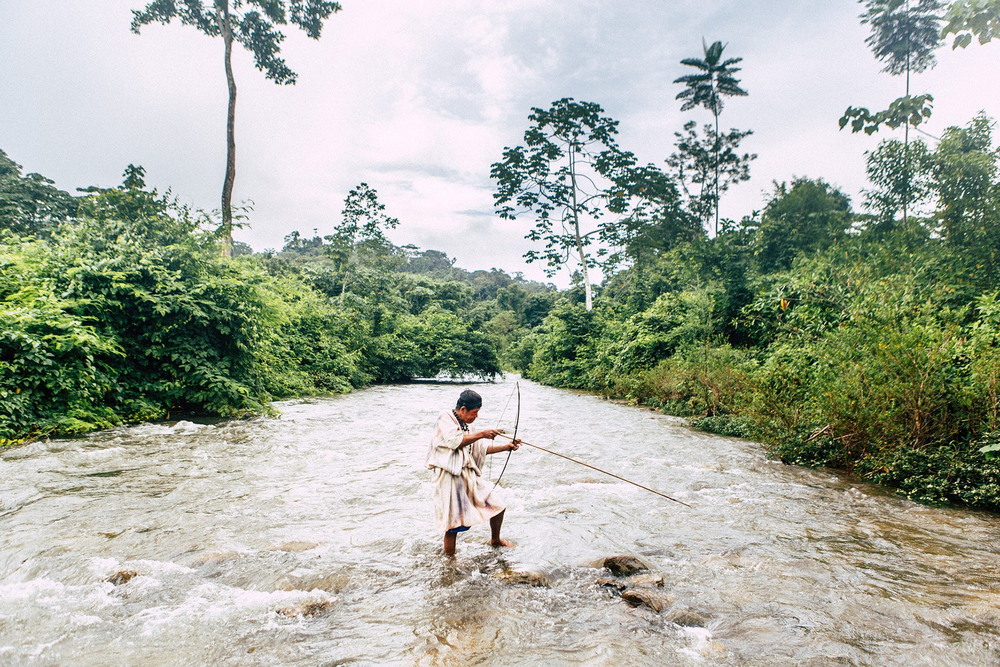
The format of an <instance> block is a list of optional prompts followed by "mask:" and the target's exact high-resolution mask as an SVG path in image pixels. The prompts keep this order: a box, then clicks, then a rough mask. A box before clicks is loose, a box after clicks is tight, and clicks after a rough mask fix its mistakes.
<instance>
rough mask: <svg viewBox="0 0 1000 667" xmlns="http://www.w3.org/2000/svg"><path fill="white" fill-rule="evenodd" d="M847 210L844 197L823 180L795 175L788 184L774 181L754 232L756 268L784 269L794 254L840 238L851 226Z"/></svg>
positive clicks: (848, 207) (766, 270)
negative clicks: (772, 191) (768, 199)
mask: <svg viewBox="0 0 1000 667" xmlns="http://www.w3.org/2000/svg"><path fill="white" fill-rule="evenodd" d="M850 212H851V205H850V201H849V200H848V198H847V196H846V195H845V194H844V193H842V192H840V191H839V190H837V189H836V188H834V187H832V186H831V185H829V184H827V183H825V182H824V181H823V180H822V179H817V180H811V179H808V178H797V179H795V180H794V181H792V185H791V187H789V186H788V185H787V184H785V183H781V184H775V188H774V194H773V195H772V196H771V200H770V201H769V202H768V203H767V206H766V207H765V208H764V213H763V215H762V216H761V221H760V224H759V226H758V227H757V230H756V234H755V235H754V259H755V263H756V265H757V267H758V270H759V271H760V272H762V273H769V272H773V271H775V270H781V269H787V268H789V267H791V265H792V260H793V259H794V258H795V257H797V256H800V255H804V254H807V253H810V252H814V251H817V250H823V249H826V248H828V247H830V246H831V245H833V244H835V243H836V242H837V241H839V240H841V239H843V238H844V236H845V234H846V233H847V230H848V228H849V227H850V225H851V217H850Z"/></svg>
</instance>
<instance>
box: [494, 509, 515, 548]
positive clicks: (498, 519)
mask: <svg viewBox="0 0 1000 667" xmlns="http://www.w3.org/2000/svg"><path fill="white" fill-rule="evenodd" d="M506 511H507V510H504V511H503V512H500V514H497V515H495V516H494V517H493V518H492V519H490V532H491V533H492V537H491V539H490V546H494V547H512V546H514V543H513V542H509V541H507V540H502V539H500V527H501V526H503V515H504V512H506Z"/></svg>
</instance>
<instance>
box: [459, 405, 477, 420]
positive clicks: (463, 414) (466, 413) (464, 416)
mask: <svg viewBox="0 0 1000 667" xmlns="http://www.w3.org/2000/svg"><path fill="white" fill-rule="evenodd" d="M455 414H456V415H458V418H459V419H461V420H462V421H464V422H465V423H466V424H471V423H472V422H474V421H476V417H478V416H479V408H476V409H475V410H470V409H468V408H465V407H462V408H459V409H458V410H455Z"/></svg>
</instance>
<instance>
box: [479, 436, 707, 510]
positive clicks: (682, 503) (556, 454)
mask: <svg viewBox="0 0 1000 667" xmlns="http://www.w3.org/2000/svg"><path fill="white" fill-rule="evenodd" d="M498 437H501V438H507V439H508V440H513V439H514V438H513V437H512V436H509V435H507V434H506V433H500V434H499V435H498ZM519 444H522V445H527V446H528V447H534V448H535V449H540V450H542V451H543V452H548V453H549V454H553V455H555V456H558V457H559V458H563V459H566V460H567V461H572V462H573V463H576V464H578V465H582V466H584V467H585V468H590V469H591V470H596V471H597V472H601V473H604V474H605V475H610V476H612V477H614V478H615V479H620V480H621V481H623V482H627V483H629V484H631V485H632V486H638V487H639V488H640V489H645V490H646V491H649V492H650V493H655V494H656V495H658V496H662V497H663V498H666V499H667V500H672V501H674V502H675V503H680V504H681V505H684V507H691V506H690V505H688V504H687V503H686V502H684V501H683V500H677V499H676V498H671V497H670V496H668V495H667V494H665V493H660V492H659V491H657V490H655V489H651V488H649V487H648V486H643V485H642V484H639V483H638V482H633V481H632V480H630V479H625V478H624V477H622V476H621V475H616V474H614V473H613V472H608V471H607V470H601V469H600V468H598V467H597V466H592V465H590V464H589V463H584V462H583V461H577V460H576V459H574V458H572V457H569V456H566V455H565V454H560V453H559V452H554V451H552V450H551V449H546V448H545V447H541V446H539V445H533V444H531V443H530V442H525V441H524V440H521V441H520V442H519Z"/></svg>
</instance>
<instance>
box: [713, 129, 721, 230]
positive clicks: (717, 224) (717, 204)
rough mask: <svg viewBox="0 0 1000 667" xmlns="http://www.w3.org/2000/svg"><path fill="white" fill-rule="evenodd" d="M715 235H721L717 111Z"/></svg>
mask: <svg viewBox="0 0 1000 667" xmlns="http://www.w3.org/2000/svg"><path fill="white" fill-rule="evenodd" d="M714 113H715V235H716V236H718V235H719V148H721V146H719V112H718V111H715V112H714Z"/></svg>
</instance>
